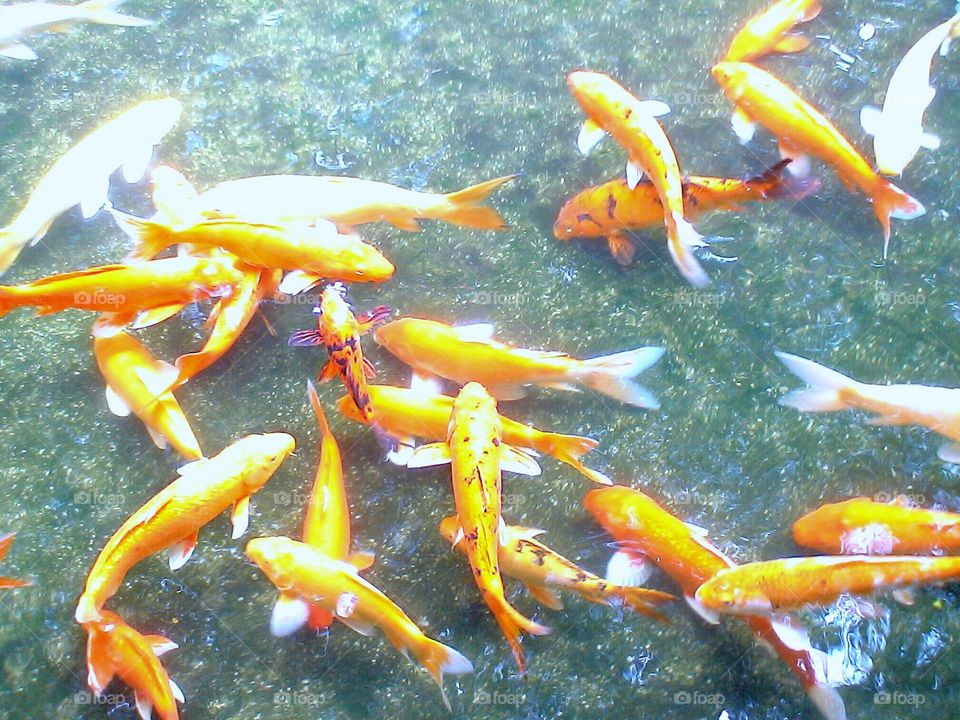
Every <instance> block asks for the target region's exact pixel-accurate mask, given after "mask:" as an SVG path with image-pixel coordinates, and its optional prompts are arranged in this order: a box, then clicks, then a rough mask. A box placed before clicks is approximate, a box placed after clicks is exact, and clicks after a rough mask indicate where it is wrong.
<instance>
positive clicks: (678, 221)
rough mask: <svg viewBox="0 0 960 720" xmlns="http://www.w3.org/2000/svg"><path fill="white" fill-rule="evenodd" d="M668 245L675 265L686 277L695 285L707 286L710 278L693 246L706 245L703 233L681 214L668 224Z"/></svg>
mask: <svg viewBox="0 0 960 720" xmlns="http://www.w3.org/2000/svg"><path fill="white" fill-rule="evenodd" d="M667 234H668V237H667V247H668V248H669V250H670V257H672V258H673V263H674V265H676V266H677V269H678V270H679V271H680V274H681V275H683V277H684V279H685V280H686V281H687V282H688V283H690V284H691V285H693V286H694V287H706V286H707V285H709V284H710V278H709V277H708V276H707V273H706V271H705V270H704V269H703V267H702V266H701V265H700V261H699V260H697V258H696V256H695V255H694V254H693V248H696V247H706V245H707V243H706V242H704V240H703V235H701V234H700V233H698V232H697V230H696V228H694V227H693V225H691V224H690V223H689V222H688V221H687V220H685V219H684V218H683V217H680V216H679V215H678V216H676V217H674V218H673V222H672V223H670V224H669V225H668V233H667Z"/></svg>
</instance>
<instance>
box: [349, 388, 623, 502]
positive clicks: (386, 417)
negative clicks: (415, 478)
mask: <svg viewBox="0 0 960 720" xmlns="http://www.w3.org/2000/svg"><path fill="white" fill-rule="evenodd" d="M367 392H368V394H369V395H370V401H371V403H372V404H373V406H374V407H375V408H377V424H378V425H379V426H380V427H381V428H382V430H383V431H384V432H386V433H388V434H389V435H391V436H392V437H394V438H396V439H397V444H398V445H399V447H400V448H406V449H408V450H410V451H412V450H413V448H414V445H415V439H414V438H417V437H421V438H424V439H425V440H427V441H429V442H439V441H441V440H443V439H444V438H446V437H447V428H448V426H449V424H450V413H451V412H453V400H454V399H453V398H452V397H450V396H449V395H440V394H438V393H433V392H429V391H426V390H424V389H412V388H411V389H408V388H401V387H392V386H390V385H368V386H367ZM338 407H339V408H340V412H341V413H343V415H344V416H345V417H347V418H349V419H350V420H354V421H356V422H360V423H366V422H367V421H366V420H365V419H364V417H363V415H362V414H361V412H360V411H359V410H358V409H357V408H356V406H355V405H354V403H353V400H352V399H351V397H350V396H349V395H347V396H344V397H342V398H341V399H340V400H339V402H338ZM500 421H501V428H502V432H503V442H505V443H506V444H507V445H510V446H512V447H515V448H521V449H528V450H535V451H536V452H541V453H544V454H546V455H551V456H552V457H554V458H556V459H557V460H559V461H560V462H562V463H566V464H567V465H569V466H570V467H572V468H574V469H575V470H577V471H578V472H580V473H582V474H583V475H584V476H585V477H586V478H588V479H590V480H592V481H593V482H596V483H600V484H602V485H610V484H611V483H612V481H611V480H610V478H608V477H607V476H606V475H604V474H603V473H601V472H598V471H597V470H591V469H590V468H588V467H586V466H585V465H584V464H583V463H582V462H581V461H580V458H581V457H582V456H584V455H586V454H587V453H588V452H590V451H591V450H593V449H594V448H595V447H597V445H599V443H598V442H597V441H596V440H594V439H593V438H587V437H579V436H577V435H560V434H559V433H552V432H544V431H542V430H538V429H537V428H535V427H533V426H531V425H525V424H523V423H520V422H517V421H516V420H511V419H510V418H508V417H506V416H504V415H500ZM390 459H391V460H392V461H394V462H396V463H397V464H400V465H406V464H407V461H408V460H409V458H408V457H405V456H404V455H402V454H401V453H392V454H391V455H390Z"/></svg>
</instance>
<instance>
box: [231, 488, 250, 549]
mask: <svg viewBox="0 0 960 720" xmlns="http://www.w3.org/2000/svg"><path fill="white" fill-rule="evenodd" d="M230 522H232V523H233V535H232V536H231V537H232V538H233V539H234V540H236V539H237V538H239V537H242V536H243V534H244V533H245V532H246V531H247V528H248V527H250V496H249V495H247V496H246V497H242V498H240V499H239V500H237V501H236V502H235V503H234V504H233V512H232V513H231V514H230Z"/></svg>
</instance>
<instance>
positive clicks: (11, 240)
mask: <svg viewBox="0 0 960 720" xmlns="http://www.w3.org/2000/svg"><path fill="white" fill-rule="evenodd" d="M26 244H27V241H26V240H24V239H23V238H21V237H19V236H18V235H17V234H16V233H15V232H13V231H11V230H6V229H3V230H0V275H3V273H5V272H6V271H7V270H9V269H10V266H11V265H13V263H14V262H16V260H17V258H18V257H19V256H20V251H21V250H23V248H24V246H26Z"/></svg>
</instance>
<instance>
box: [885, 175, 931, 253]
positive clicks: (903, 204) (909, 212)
mask: <svg viewBox="0 0 960 720" xmlns="http://www.w3.org/2000/svg"><path fill="white" fill-rule="evenodd" d="M926 212H927V209H926V208H925V207H924V206H923V205H922V204H921V203H920V202H919V201H918V200H917V199H916V198H914V197H912V196H910V195H908V194H907V193H905V192H904V191H903V190H901V189H900V188H898V187H897V186H896V185H894V184H893V183H892V182H890V181H889V180H884V179H883V178H879V177H878V184H877V189H876V190H875V191H874V193H873V214H874V215H876V216H877V220H879V221H880V226H881V227H882V228H883V257H884V258H886V257H887V251H888V250H889V248H890V218H892V217H894V218H897V219H898V220H913V219H915V218H918V217H920V216H921V215H923V214H924V213H926Z"/></svg>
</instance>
